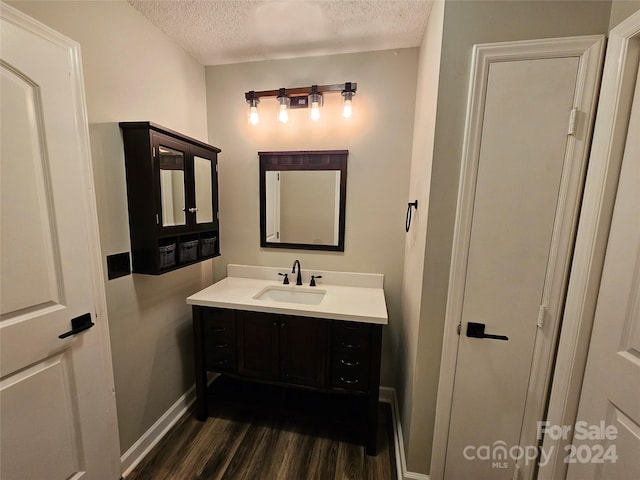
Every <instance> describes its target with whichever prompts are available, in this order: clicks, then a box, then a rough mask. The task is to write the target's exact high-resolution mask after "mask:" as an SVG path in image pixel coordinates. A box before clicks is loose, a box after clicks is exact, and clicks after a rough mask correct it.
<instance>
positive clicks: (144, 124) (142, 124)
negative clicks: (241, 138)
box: [119, 122, 222, 153]
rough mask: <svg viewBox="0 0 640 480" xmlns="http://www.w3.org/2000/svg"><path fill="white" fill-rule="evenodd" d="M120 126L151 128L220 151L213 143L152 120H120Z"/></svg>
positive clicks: (128, 128)
mask: <svg viewBox="0 0 640 480" xmlns="http://www.w3.org/2000/svg"><path fill="white" fill-rule="evenodd" d="M119 125H120V128H121V129H123V130H153V131H156V132H160V133H164V134H165V135H169V136H171V137H174V138H176V139H178V140H182V141H188V142H189V143H192V144H194V145H197V146H199V147H201V148H204V149H206V150H210V151H212V152H215V153H220V152H221V151H222V150H220V149H219V148H218V147H214V146H213V145H209V144H208V143H204V142H201V141H200V140H196V139H195V138H191V137H188V136H186V135H183V134H182V133H179V132H176V131H175V130H171V129H170V128H166V127H163V126H162V125H158V124H157V123H153V122H120V123H119Z"/></svg>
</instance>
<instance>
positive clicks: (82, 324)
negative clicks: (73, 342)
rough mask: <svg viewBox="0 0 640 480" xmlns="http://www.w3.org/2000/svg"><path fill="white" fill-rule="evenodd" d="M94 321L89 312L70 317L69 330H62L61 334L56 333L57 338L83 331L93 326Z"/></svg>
mask: <svg viewBox="0 0 640 480" xmlns="http://www.w3.org/2000/svg"><path fill="white" fill-rule="evenodd" d="M94 325H95V323H93V322H92V321H91V314H90V313H85V314H84V315H80V316H79V317H76V318H72V319H71V330H69V331H68V332H64V333H63V334H62V335H58V338H67V337H70V336H71V335H75V334H76V333H80V332H84V331H85V330H88V329H90V328H91V327H93V326H94Z"/></svg>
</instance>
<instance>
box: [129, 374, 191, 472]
mask: <svg viewBox="0 0 640 480" xmlns="http://www.w3.org/2000/svg"><path fill="white" fill-rule="evenodd" d="M195 400H196V389H195V386H193V387H191V388H190V389H189V390H188V391H187V392H186V393H185V394H184V395H182V396H181V397H180V398H179V399H178V400H176V402H175V403H174V404H173V405H171V406H170V407H169V409H168V410H167V411H166V412H165V413H164V414H163V415H162V416H161V417H160V418H159V419H158V420H157V421H156V422H155V423H154V424H153V425H151V427H150V428H149V430H147V431H146V432H144V434H143V435H142V436H141V437H140V438H139V439H138V441H137V442H136V443H134V444H133V445H131V447H130V448H129V450H127V451H126V452H125V453H124V454H123V455H122V457H120V461H121V463H122V478H127V475H129V474H130V473H131V472H132V471H133V469H134V468H135V467H136V466H137V465H138V464H139V463H140V462H141V461H142V460H143V459H144V457H146V456H147V454H148V453H149V452H150V451H151V449H152V448H153V447H155V446H156V445H157V444H158V442H160V440H162V438H163V437H164V436H165V435H166V434H167V433H168V432H169V430H170V429H171V427H173V426H174V425H175V424H176V423H177V422H178V420H180V418H182V416H183V415H184V414H185V413H186V412H187V410H188V409H189V407H190V406H191V404H192V403H193V402H195Z"/></svg>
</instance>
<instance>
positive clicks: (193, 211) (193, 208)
mask: <svg viewBox="0 0 640 480" xmlns="http://www.w3.org/2000/svg"><path fill="white" fill-rule="evenodd" d="M197 211H198V209H197V208H195V207H191V208H190V209H189V212H190V213H196V212H197Z"/></svg>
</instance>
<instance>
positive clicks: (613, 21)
mask: <svg viewBox="0 0 640 480" xmlns="http://www.w3.org/2000/svg"><path fill="white" fill-rule="evenodd" d="M638 10H640V0H613V2H611V16H610V17H609V30H611V29H612V28H613V27H615V26H616V25H618V24H619V23H620V22H621V21H623V20H624V19H625V18H627V17H628V16H629V15H631V14H632V13H635V12H637V11H638Z"/></svg>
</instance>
